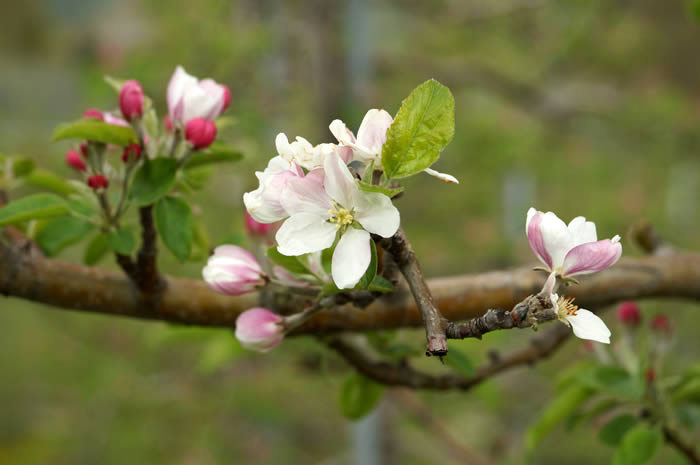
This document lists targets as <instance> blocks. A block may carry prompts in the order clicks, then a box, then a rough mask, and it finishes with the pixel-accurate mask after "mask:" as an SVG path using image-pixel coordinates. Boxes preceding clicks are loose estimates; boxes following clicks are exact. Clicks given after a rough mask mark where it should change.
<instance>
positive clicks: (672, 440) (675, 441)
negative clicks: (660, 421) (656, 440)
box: [661, 425, 700, 465]
mask: <svg viewBox="0 0 700 465" xmlns="http://www.w3.org/2000/svg"><path fill="white" fill-rule="evenodd" d="M661 430H662V431H663V433H664V439H665V440H666V442H667V443H669V444H670V445H672V446H673V447H675V448H676V449H677V450H678V452H680V453H681V454H683V455H684V456H685V458H687V459H688V461H689V462H690V463H692V464H694V465H700V455H698V452H697V451H696V450H695V446H694V445H693V444H690V443H688V442H686V441H685V440H684V439H683V438H682V437H681V436H680V434H679V433H678V432H677V431H675V430H673V429H672V428H671V427H669V426H667V425H666V426H664V427H663V428H662V429H661Z"/></svg>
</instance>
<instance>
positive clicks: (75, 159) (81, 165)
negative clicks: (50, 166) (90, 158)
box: [66, 149, 87, 171]
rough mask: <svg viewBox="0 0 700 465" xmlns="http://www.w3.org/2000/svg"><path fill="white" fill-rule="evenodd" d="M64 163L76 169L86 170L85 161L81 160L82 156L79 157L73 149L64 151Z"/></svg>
mask: <svg viewBox="0 0 700 465" xmlns="http://www.w3.org/2000/svg"><path fill="white" fill-rule="evenodd" d="M66 164H67V165H68V166H70V167H71V168H73V169H74V170H76V171H85V170H87V166H86V165H85V162H84V161H83V159H82V158H80V155H78V152H76V151H75V150H73V149H71V150H69V151H68V152H67V153H66Z"/></svg>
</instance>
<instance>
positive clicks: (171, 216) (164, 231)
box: [155, 196, 192, 262]
mask: <svg viewBox="0 0 700 465" xmlns="http://www.w3.org/2000/svg"><path fill="white" fill-rule="evenodd" d="M155 220H156V226H157V227H158V232H159V233H160V237H161V239H163V243H164V244H165V246H166V247H167V248H168V250H170V251H171V252H172V253H173V255H175V257H176V258H177V259H178V260H180V261H182V262H184V261H185V260H187V259H188V258H189V256H190V253H191V252H192V211H191V210H190V206H189V205H188V204H187V202H185V201H184V200H182V199H180V198H178V197H170V196H168V197H163V198H162V199H160V201H158V203H157V204H156V209H155Z"/></svg>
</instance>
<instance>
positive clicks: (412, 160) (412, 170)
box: [382, 79, 455, 179]
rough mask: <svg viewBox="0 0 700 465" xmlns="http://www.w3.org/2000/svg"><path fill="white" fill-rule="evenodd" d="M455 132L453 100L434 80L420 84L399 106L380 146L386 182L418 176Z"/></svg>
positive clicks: (433, 160) (450, 94)
mask: <svg viewBox="0 0 700 465" xmlns="http://www.w3.org/2000/svg"><path fill="white" fill-rule="evenodd" d="M454 131H455V101H454V97H452V93H451V92H450V90H449V89H448V88H447V87H445V86H443V85H442V84H440V83H439V82H437V81H436V80H434V79H430V80H429V81H426V82H424V83H423V84H421V85H419V86H418V87H416V88H415V89H414V90H413V92H411V94H410V95H409V96H408V97H407V98H406V100H404V101H403V103H401V108H400V109H399V112H398V113H397V115H396V118H395V119H394V122H393V123H392V124H391V126H390V127H389V130H388V131H387V134H386V142H385V143H384V146H383V147H382V166H383V167H384V174H385V175H386V176H387V178H389V179H396V178H404V177H406V176H411V175H413V174H416V173H419V172H421V171H423V170H424V169H426V168H428V167H429V166H430V165H432V164H433V163H435V161H437V159H438V158H439V157H440V152H441V151H442V149H443V148H445V146H446V145H447V144H448V143H449V142H450V141H451V140H452V136H453V135H454Z"/></svg>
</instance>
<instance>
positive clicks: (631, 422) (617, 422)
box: [598, 414, 639, 446]
mask: <svg viewBox="0 0 700 465" xmlns="http://www.w3.org/2000/svg"><path fill="white" fill-rule="evenodd" d="M637 423H639V418H638V417H636V416H634V415H630V414H624V415H620V416H617V417H615V418H613V419H612V420H610V421H609V422H608V423H606V425H605V426H603V428H602V429H601V430H600V433H599V434H598V437H599V438H600V440H601V441H603V442H604V443H605V444H607V445H609V446H617V445H619V444H620V442H622V438H623V437H624V436H625V434H627V432H628V431H629V430H631V429H632V428H634V427H635V426H636V425H637Z"/></svg>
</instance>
